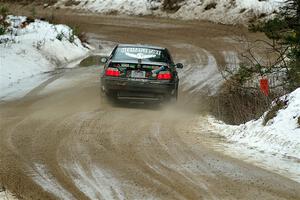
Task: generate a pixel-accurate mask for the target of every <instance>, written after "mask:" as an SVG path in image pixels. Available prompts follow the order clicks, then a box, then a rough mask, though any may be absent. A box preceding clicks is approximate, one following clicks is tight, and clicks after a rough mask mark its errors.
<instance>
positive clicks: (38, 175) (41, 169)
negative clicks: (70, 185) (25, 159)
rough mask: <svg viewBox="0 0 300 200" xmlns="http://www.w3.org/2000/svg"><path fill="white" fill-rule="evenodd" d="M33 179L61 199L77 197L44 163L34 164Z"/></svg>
mask: <svg viewBox="0 0 300 200" xmlns="http://www.w3.org/2000/svg"><path fill="white" fill-rule="evenodd" d="M33 170H34V173H33V180H34V181H35V182H36V183H37V184H39V185H40V186H41V187H42V188H43V189H44V190H46V191H48V192H50V193H52V194H54V195H55V196H57V197H58V198H59V199H75V197H74V196H73V195H72V194H71V193H69V192H68V191H67V190H66V189H65V188H63V186H61V185H60V184H59V182H58V181H57V180H56V179H55V178H54V177H52V175H51V173H50V172H49V171H48V170H47V168H46V167H45V166H44V165H43V164H37V163H36V164H35V165H34V169H33Z"/></svg>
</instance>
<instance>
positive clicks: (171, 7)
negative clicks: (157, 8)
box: [162, 0, 184, 12]
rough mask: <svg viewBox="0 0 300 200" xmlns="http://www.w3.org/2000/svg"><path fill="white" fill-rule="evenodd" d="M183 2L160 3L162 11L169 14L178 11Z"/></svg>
mask: <svg viewBox="0 0 300 200" xmlns="http://www.w3.org/2000/svg"><path fill="white" fill-rule="evenodd" d="M183 1H184V0H163V2H162V9H163V10H164V11H169V12H176V11H178V10H179V9H180V7H181V5H180V4H181V3H182V2H183Z"/></svg>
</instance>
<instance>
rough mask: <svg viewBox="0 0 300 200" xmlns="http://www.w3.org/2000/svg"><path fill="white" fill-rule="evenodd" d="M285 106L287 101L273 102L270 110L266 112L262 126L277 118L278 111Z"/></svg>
mask: <svg viewBox="0 0 300 200" xmlns="http://www.w3.org/2000/svg"><path fill="white" fill-rule="evenodd" d="M286 105H287V101H283V100H281V99H278V100H277V101H275V105H273V106H272V107H271V109H270V110H269V111H268V112H267V114H266V115H265V117H264V121H263V125H264V126H265V125H266V124H267V123H268V122H269V121H270V120H271V119H273V118H274V117H276V116H277V113H278V111H279V110H281V109H283V108H285V107H286Z"/></svg>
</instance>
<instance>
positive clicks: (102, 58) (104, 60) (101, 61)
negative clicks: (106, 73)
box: [100, 57, 108, 64]
mask: <svg viewBox="0 0 300 200" xmlns="http://www.w3.org/2000/svg"><path fill="white" fill-rule="evenodd" d="M107 61H108V58H107V57H101V58H100V63H102V64H105V63H106V62H107Z"/></svg>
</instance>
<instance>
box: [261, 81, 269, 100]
mask: <svg viewBox="0 0 300 200" xmlns="http://www.w3.org/2000/svg"><path fill="white" fill-rule="evenodd" d="M259 84H260V90H261V91H262V93H264V95H266V96H268V95H269V81H268V79H266V78H263V79H260V81H259Z"/></svg>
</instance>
